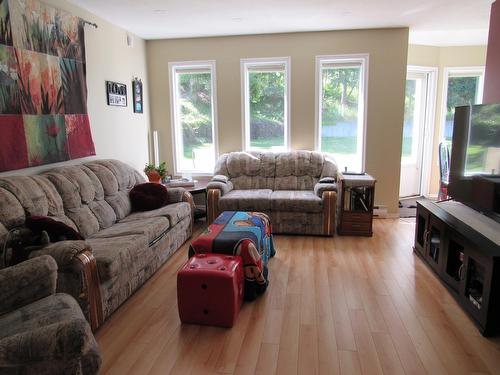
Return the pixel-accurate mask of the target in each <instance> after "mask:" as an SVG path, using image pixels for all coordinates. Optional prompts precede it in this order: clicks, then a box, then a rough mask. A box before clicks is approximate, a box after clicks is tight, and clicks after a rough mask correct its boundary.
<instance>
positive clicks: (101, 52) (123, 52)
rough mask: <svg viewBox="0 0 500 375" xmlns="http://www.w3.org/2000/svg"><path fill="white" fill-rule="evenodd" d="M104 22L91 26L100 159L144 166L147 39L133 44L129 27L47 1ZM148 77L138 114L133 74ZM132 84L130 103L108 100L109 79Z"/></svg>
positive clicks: (92, 100) (90, 67)
mask: <svg viewBox="0 0 500 375" xmlns="http://www.w3.org/2000/svg"><path fill="white" fill-rule="evenodd" d="M45 2H46V3H48V4H51V5H54V6H55V7H58V8H61V9H65V10H68V11H70V12H71V13H73V14H74V15H77V16H79V17H82V18H84V19H86V20H89V21H92V22H95V23H97V24H98V25H99V27H98V28H97V29H95V28H93V27H90V26H86V27H85V38H86V40H85V48H86V56H87V90H88V113H89V117H90V125H91V129H92V136H93V139H94V143H95V147H96V154H97V156H96V157H97V158H115V159H119V160H122V161H124V162H127V163H129V164H131V165H133V166H134V167H136V168H139V169H142V168H143V167H144V164H145V163H146V162H147V161H148V156H149V154H148V132H149V105H148V104H149V99H148V95H147V94H148V90H147V87H148V85H147V74H146V72H147V71H146V43H145V41H144V40H142V39H140V38H138V37H134V45H133V47H128V46H127V41H126V31H125V30H123V29H121V28H119V27H116V26H114V25H112V24H110V23H108V22H106V21H104V20H102V19H100V18H98V17H96V16H94V15H92V14H91V13H89V12H86V11H84V10H82V9H80V8H78V7H76V6H74V5H72V4H69V3H68V2H66V1H64V0H45ZM134 76H137V77H139V78H141V79H142V81H143V84H144V88H145V95H144V103H145V107H144V114H134V113H133V107H132V104H131V103H132V83H131V82H132V79H133V77H134ZM106 80H111V81H118V82H121V83H126V84H127V94H128V99H127V100H128V103H129V104H128V106H127V107H125V108H123V107H110V106H108V105H107V104H106V92H105V81H106ZM82 161H83V160H82V159H76V160H71V161H68V162H64V163H57V164H50V165H44V166H41V167H36V168H27V169H20V170H17V171H10V172H4V173H1V174H0V175H11V174H31V173H38V172H40V171H41V170H45V169H49V168H53V167H54V166H56V165H65V164H75V163H81V162H82Z"/></svg>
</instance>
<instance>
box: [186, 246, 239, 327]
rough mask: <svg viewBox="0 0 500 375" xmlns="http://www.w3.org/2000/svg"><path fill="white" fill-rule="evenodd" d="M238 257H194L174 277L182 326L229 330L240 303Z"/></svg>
mask: <svg viewBox="0 0 500 375" xmlns="http://www.w3.org/2000/svg"><path fill="white" fill-rule="evenodd" d="M243 285H244V280H243V262H242V260H241V257H240V256H229V255H221V254H197V255H194V256H193V257H192V258H190V259H189V260H188V261H187V263H186V264H185V265H184V266H183V267H182V268H181V270H180V271H179V273H178V274H177V305H178V307H179V317H180V318H181V321H182V322H183V323H195V324H207V325H214V326H221V327H232V326H233V324H234V322H235V320H236V317H237V316H238V312H239V311H240V307H241V303H242V302H243V292H244V290H243Z"/></svg>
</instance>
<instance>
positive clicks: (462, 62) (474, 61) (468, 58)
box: [408, 44, 486, 195]
mask: <svg viewBox="0 0 500 375" xmlns="http://www.w3.org/2000/svg"><path fill="white" fill-rule="evenodd" d="M485 63H486V46H457V47H433V46H422V45H414V44H410V45H409V46H408V65H418V66H430V67H437V68H438V83H437V95H436V113H435V116H434V121H435V124H434V134H433V147H432V149H433V153H432V166H431V183H430V195H437V192H438V189H439V160H438V153H437V150H438V145H439V142H440V141H441V132H442V127H443V123H442V117H441V116H442V110H443V94H444V87H443V85H444V70H445V68H447V67H472V66H484V65H485Z"/></svg>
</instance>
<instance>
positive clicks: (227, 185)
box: [207, 181, 234, 196]
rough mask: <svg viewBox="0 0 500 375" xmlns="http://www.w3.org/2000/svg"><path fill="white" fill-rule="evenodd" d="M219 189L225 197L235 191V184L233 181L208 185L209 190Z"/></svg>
mask: <svg viewBox="0 0 500 375" xmlns="http://www.w3.org/2000/svg"><path fill="white" fill-rule="evenodd" d="M210 189H217V190H220V195H221V196H223V195H225V194H227V193H229V192H230V191H231V190H233V189H234V186H233V183H232V182H231V181H227V182H221V181H210V182H209V183H208V185H207V190H210Z"/></svg>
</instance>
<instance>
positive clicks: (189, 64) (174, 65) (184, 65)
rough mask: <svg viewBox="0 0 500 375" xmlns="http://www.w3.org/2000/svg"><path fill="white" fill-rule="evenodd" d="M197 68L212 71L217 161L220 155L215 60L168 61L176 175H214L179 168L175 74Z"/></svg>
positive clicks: (213, 126) (214, 135)
mask: <svg viewBox="0 0 500 375" xmlns="http://www.w3.org/2000/svg"><path fill="white" fill-rule="evenodd" d="M193 68H194V69H196V68H209V69H210V73H211V86H212V133H213V134H212V137H213V142H214V153H215V155H214V158H215V159H214V160H215V161H217V158H218V157H219V145H218V139H219V136H218V126H217V77H216V63H215V60H196V61H171V62H169V63H168V77H169V83H170V84H169V86H170V129H171V132H172V140H173V142H172V146H173V147H172V152H173V156H174V159H173V160H174V175H176V176H178V175H181V174H182V173H190V174H193V175H196V176H212V175H213V172H200V171H198V170H179V169H178V168H177V148H178V144H179V143H178V142H181V141H182V139H181V138H180V137H181V134H182V133H181V132H179V131H176V127H177V126H178V125H180V122H178V119H179V118H180V117H179V113H178V106H177V104H178V103H177V94H176V92H175V90H176V87H177V81H176V78H175V77H176V76H175V71H176V70H179V69H180V70H182V69H185V70H189V69H193Z"/></svg>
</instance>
